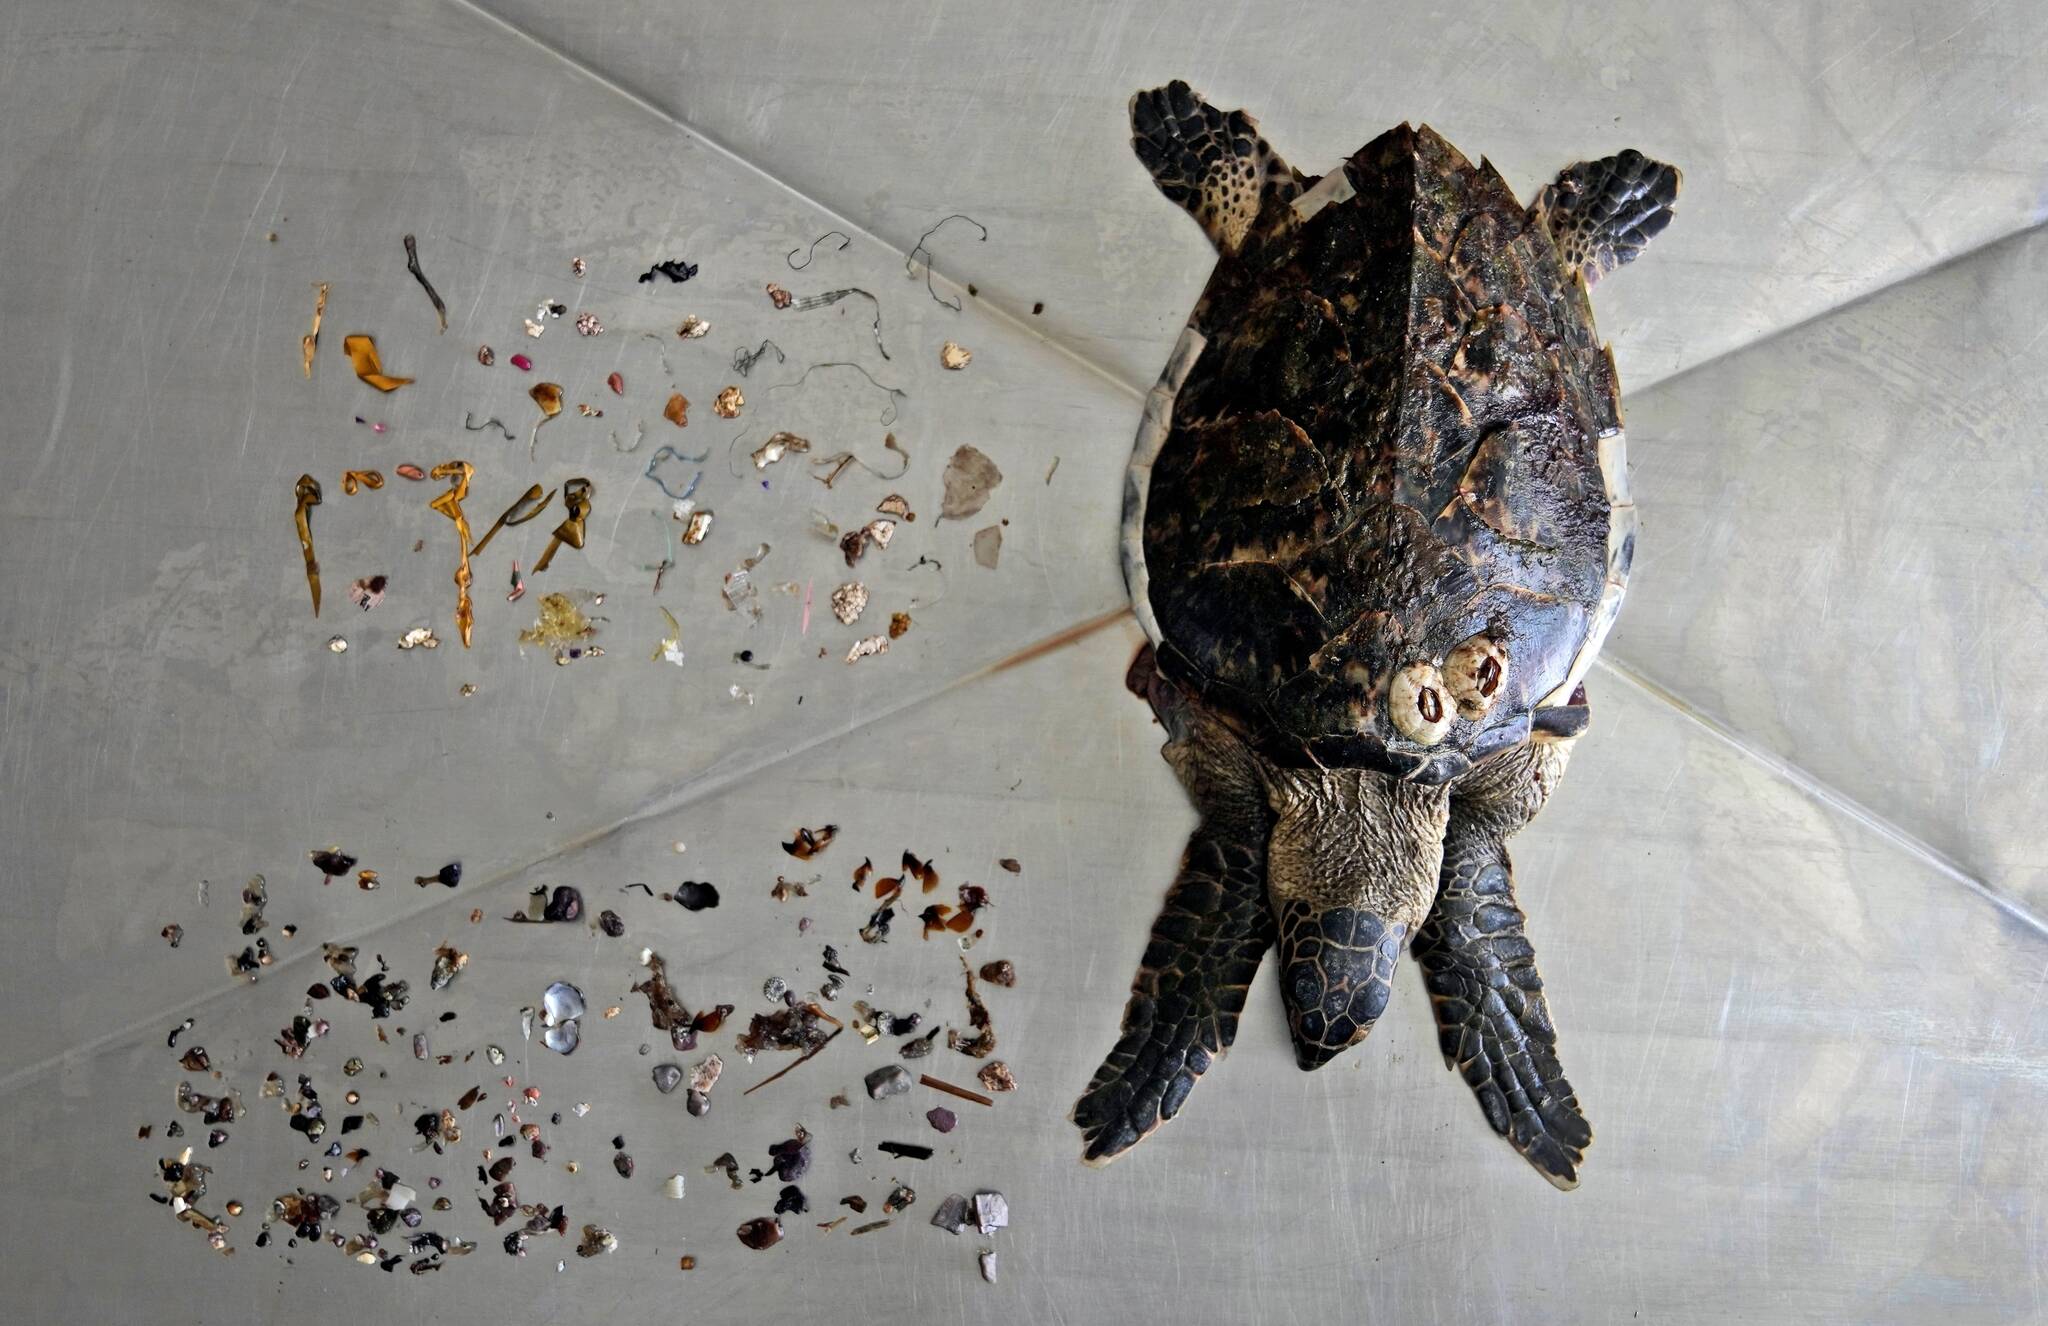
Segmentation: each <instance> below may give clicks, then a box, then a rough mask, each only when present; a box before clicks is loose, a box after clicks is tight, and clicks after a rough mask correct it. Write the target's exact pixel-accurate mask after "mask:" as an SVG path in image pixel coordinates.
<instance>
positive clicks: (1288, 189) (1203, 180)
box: [1131, 79, 1301, 253]
mask: <svg viewBox="0 0 2048 1326" xmlns="http://www.w3.org/2000/svg"><path fill="white" fill-rule="evenodd" d="M1131 148H1132V150H1133V151H1135V152H1136V153H1137V154H1138V160H1140V161H1142V162H1144V163H1145V168H1146V169H1147V170H1149V171H1151V172H1152V180H1153V183H1155V184H1157V185H1158V186H1159V191H1160V192H1161V193H1163V194H1165V195H1166V196H1167V197H1168V198H1170V199H1172V200H1173V201H1174V202H1177V203H1179V204H1180V205H1181V206H1182V207H1185V208H1187V209H1188V212H1189V214H1191V215H1192V216H1193V217H1194V218H1195V220H1197V221H1199V222H1201V223H1202V229H1203V230H1205V231H1207V232H1208V233H1209V238H1210V240H1212V241H1213V242H1214V243H1215V245H1216V247H1217V248H1219V249H1221V250H1222V251H1223V252H1225V253H1234V252H1236V251H1237V249H1238V247H1239V246H1240V245H1242V244H1243V243H1244V238H1245V235H1246V233H1247V232H1249V231H1250V229H1251V226H1252V222H1253V221H1255V220H1257V219H1258V215H1259V211H1260V209H1261V208H1263V207H1264V206H1265V205H1266V199H1267V198H1268V197H1269V196H1270V195H1271V194H1273V193H1274V192H1276V191H1277V192H1279V194H1280V196H1281V197H1282V198H1291V197H1293V195H1294V193H1295V191H1296V190H1298V189H1299V187H1300V184H1301V179H1300V177H1299V176H1297V175H1296V174H1295V173H1294V172H1293V170H1292V169H1290V168H1289V167H1288V165H1287V163H1286V162H1284V161H1282V160H1281V159H1280V158H1279V156H1278V155H1277V154H1275V153H1274V151H1273V149H1272V147H1271V146H1270V145H1269V144H1268V143H1267V142H1266V140H1265V139H1263V138H1261V137H1259V127H1258V124H1257V123H1256V122H1255V121H1254V120H1253V119H1252V117H1251V116H1249V115H1247V114H1245V113H1244V112H1243V111H1241V110H1234V111H1231V112H1229V113H1228V114H1225V113H1224V112H1223V111H1220V110H1217V109H1216V108H1215V107H1214V106H1211V105H1210V104H1209V103H1208V102H1206V101H1204V100H1202V98H1201V97H1200V96H1199V95H1198V94H1197V93H1196V92H1195V91H1194V90H1193V89H1191V88H1190V87H1188V85H1187V84H1186V83H1183V82H1181V81H1180V80H1178V79H1176V80H1174V81H1173V82H1171V83H1168V84H1167V85H1166V86H1165V87H1160V88H1153V89H1152V90H1151V91H1149V92H1140V93H1138V94H1137V95H1136V96H1134V97H1132V98H1131Z"/></svg>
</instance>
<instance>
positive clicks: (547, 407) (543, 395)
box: [526, 382, 562, 460]
mask: <svg viewBox="0 0 2048 1326" xmlns="http://www.w3.org/2000/svg"><path fill="white" fill-rule="evenodd" d="M526 394H527V395H528V396H531V397H532V398H533V403H534V404H535V405H537V406H539V407H540V418H538V419H536V420H534V421H533V432H532V433H531V434H529V435H528V436H527V439H526V458H527V459H528V460H532V459H533V457H534V450H535V448H536V447H538V446H539V445H540V430H541V429H542V428H544V427H546V426H547V425H548V424H550V423H552V422H554V418H555V416H556V415H558V414H560V413H561V412H562V384H561V383H559V382H536V383H534V384H533V389H532V390H531V391H529V392H527V393H526Z"/></svg>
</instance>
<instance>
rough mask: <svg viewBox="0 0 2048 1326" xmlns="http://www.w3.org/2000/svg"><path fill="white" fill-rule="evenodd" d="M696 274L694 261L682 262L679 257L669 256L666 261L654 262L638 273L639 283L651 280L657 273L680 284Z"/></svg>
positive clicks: (644, 283) (643, 283)
mask: <svg viewBox="0 0 2048 1326" xmlns="http://www.w3.org/2000/svg"><path fill="white" fill-rule="evenodd" d="M696 274H697V264H696V263H693V262H684V261H683V260H682V259H680V258H670V259H669V260H668V261H667V262H658V263H656V264H654V266H652V267H649V268H648V269H647V270H646V271H644V272H642V273H640V284H641V285H646V284H647V283H648V282H649V281H652V280H653V279H654V278H655V277H656V276H657V275H659V276H666V277H667V278H668V279H669V281H670V283H671V284H674V285H681V284H682V283H683V282H685V281H687V280H689V279H690V278H691V277H693V276H695V275H696Z"/></svg>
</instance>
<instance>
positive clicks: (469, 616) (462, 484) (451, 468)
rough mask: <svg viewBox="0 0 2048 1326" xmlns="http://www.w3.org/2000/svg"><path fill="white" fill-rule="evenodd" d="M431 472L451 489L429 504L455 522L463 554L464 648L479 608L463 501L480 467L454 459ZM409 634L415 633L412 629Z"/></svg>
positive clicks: (459, 572)
mask: <svg viewBox="0 0 2048 1326" xmlns="http://www.w3.org/2000/svg"><path fill="white" fill-rule="evenodd" d="M429 473H430V475H431V476H432V477H433V478H436V479H447V480H448V481H449V484H448V491H447V492H445V493H442V494H440V495H439V496H437V497H435V498H434V500H433V501H431V502H429V503H427V505H428V506H429V507H431V508H432V509H434V510H435V511H438V512H440V513H441V514H442V515H444V516H446V517H448V519H450V520H452V521H454V522H455V542H456V546H457V548H458V550H459V551H460V554H461V555H460V558H459V560H458V561H457V562H456V565H455V629H456V630H457V631H459V632H461V634H462V647H463V648H464V649H467V648H469V637H470V630H471V628H472V627H474V626H475V624H476V607H475V605H474V604H472V603H471V602H470V598H469V585H470V570H469V517H468V516H466V515H464V514H463V511H462V502H463V499H464V498H466V497H468V496H469V481H470V479H471V477H473V476H474V475H475V474H476V467H475V466H473V465H471V464H470V463H469V462H468V461H466V460H450V461H443V462H442V463H441V464H439V465H436V466H435V467H434V468H433V469H432V470H431V471H429ZM407 634H408V635H411V634H412V632H407ZM432 636H433V632H431V631H428V632H427V637H428V638H429V639H431V638H432ZM418 643H421V644H425V643H427V641H426V640H421V641H419V642H418ZM410 647H411V646H409V645H407V644H405V643H404V642H403V641H400V643H399V648H401V649H406V648H410Z"/></svg>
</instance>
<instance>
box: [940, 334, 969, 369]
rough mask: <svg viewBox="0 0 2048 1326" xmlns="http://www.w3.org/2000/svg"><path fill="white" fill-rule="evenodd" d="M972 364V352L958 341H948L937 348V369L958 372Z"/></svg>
mask: <svg viewBox="0 0 2048 1326" xmlns="http://www.w3.org/2000/svg"><path fill="white" fill-rule="evenodd" d="M973 362H974V351H972V350H970V349H968V348H967V347H966V346H964V345H962V344H960V343H959V342H958V341H948V342H946V343H945V344H944V345H942V346H940V347H939V367H940V368H949V369H952V370H953V371H954V372H956V373H957V372H959V371H960V370H961V369H963V368H965V367H967V366H968V365H969V364H971V363H973Z"/></svg>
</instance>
